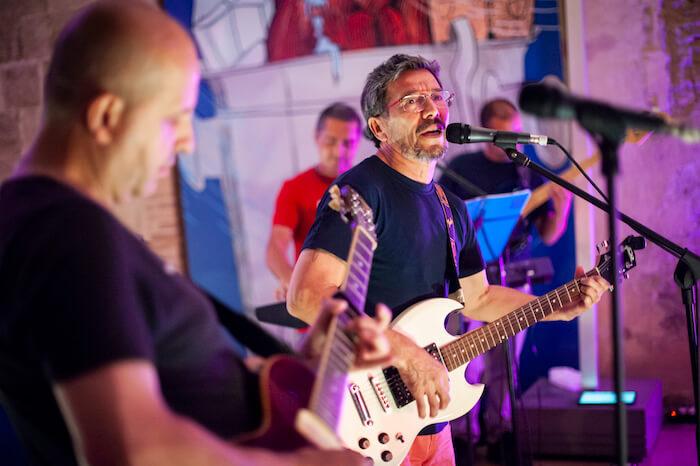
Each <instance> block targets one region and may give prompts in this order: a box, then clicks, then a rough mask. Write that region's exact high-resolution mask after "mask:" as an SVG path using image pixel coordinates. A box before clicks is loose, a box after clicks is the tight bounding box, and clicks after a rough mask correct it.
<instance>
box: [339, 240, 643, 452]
mask: <svg viewBox="0 0 700 466" xmlns="http://www.w3.org/2000/svg"><path fill="white" fill-rule="evenodd" d="M643 247H644V240H643V238H640V237H633V236H629V237H627V238H626V239H625V240H624V241H623V243H622V245H621V247H620V249H621V257H622V260H621V263H620V266H619V273H620V274H622V275H623V276H624V277H625V278H626V277H627V271H628V270H630V269H631V268H633V267H634V266H635V265H636V258H635V254H634V250H636V249H641V248H643ZM607 249H609V248H608V245H607V242H605V243H603V244H601V245H599V246H598V252H599V258H598V263H597V266H596V267H595V268H594V269H593V270H591V271H589V272H588V273H587V274H586V276H588V277H590V276H595V275H600V276H603V277H605V278H606V279H607V280H608V281H611V276H612V271H611V270H610V269H611V259H612V256H611V253H610V251H608V250H607ZM582 278H584V277H582ZM580 280H581V279H580V278H579V279H575V280H572V281H570V282H569V283H567V284H565V285H563V286H561V287H559V288H557V289H555V290H553V291H551V292H549V293H547V294H546V295H544V296H541V297H539V298H537V299H535V300H533V301H531V302H529V303H528V304H526V305H524V306H522V307H520V308H518V309H516V310H515V311H513V312H511V313H509V314H507V315H505V316H503V317H501V318H500V319H498V320H496V321H494V322H491V323H489V324H488V325H485V326H483V327H480V328H478V329H476V330H473V331H471V332H468V333H466V334H464V335H462V336H460V337H454V336H453V335H450V334H449V333H447V331H446V330H445V328H444V325H443V324H444V322H445V318H446V317H447V315H448V314H450V313H451V312H454V311H456V310H458V309H461V307H462V306H461V304H459V303H458V302H456V301H453V300H451V299H447V298H435V299H429V300H426V301H422V302H420V303H417V304H415V305H413V306H411V307H410V308H408V309H406V310H405V311H404V312H403V313H401V315H400V316H399V317H398V318H397V319H396V320H395V321H394V322H393V324H392V328H393V329H394V330H397V331H399V332H401V333H403V334H405V335H407V336H409V337H410V338H412V339H413V340H414V341H415V342H416V343H417V344H418V345H419V346H423V347H424V348H425V349H426V350H427V351H428V352H429V353H430V354H431V355H432V356H433V357H434V358H435V359H436V360H438V361H439V362H441V363H442V364H443V365H444V366H445V367H446V368H447V370H448V372H449V379H450V403H449V405H448V406H447V408H446V409H444V410H440V411H439V412H438V415H437V417H435V418H425V419H421V418H419V417H418V409H417V408H416V405H415V401H414V399H413V397H412V395H411V393H410V392H409V391H408V389H407V388H406V385H405V384H404V383H403V381H402V380H401V377H400V376H399V373H398V370H397V369H396V368H394V367H389V368H386V369H381V368H376V369H370V370H356V371H352V372H350V376H349V378H348V380H347V388H346V394H345V399H344V401H343V406H342V409H341V414H340V422H339V423H338V425H337V427H336V433H337V434H338V436H339V437H340V439H341V440H342V442H343V444H344V445H345V446H346V447H347V448H350V449H352V450H355V451H357V452H359V453H361V454H362V455H363V456H366V457H371V458H372V459H373V460H374V464H376V465H396V464H399V463H401V461H402V460H403V459H404V457H405V456H406V455H407V454H408V450H409V449H410V447H411V444H412V443H413V440H414V439H415V437H416V435H417V434H418V432H420V430H421V429H423V428H424V427H425V426H427V425H430V424H435V423H438V422H444V421H450V420H452V419H455V418H457V417H459V416H462V415H463V414H465V413H466V412H468V411H469V410H470V409H471V408H472V407H473V406H474V405H475V404H476V402H477V401H478V400H479V397H480V396H481V393H482V392H483V390H484V386H483V385H482V384H475V385H472V384H469V383H467V382H466V380H465V371H466V368H467V364H468V363H469V361H471V360H472V359H474V358H476V357H477V356H479V355H481V354H483V353H485V352H487V351H488V350H490V349H492V348H494V347H495V346H497V345H499V344H500V343H503V342H504V341H506V340H507V339H508V338H510V337H512V336H513V335H515V334H516V333H518V332H520V331H522V330H525V329H526V328H528V327H530V326H531V325H533V324H535V323H536V322H539V321H541V320H542V319H544V318H545V317H547V316H548V315H550V314H552V313H554V312H556V311H558V310H559V309H562V308H563V307H565V306H567V305H568V304H570V303H573V302H577V301H580V300H581V299H582V298H581V293H580V290H579V283H580Z"/></svg>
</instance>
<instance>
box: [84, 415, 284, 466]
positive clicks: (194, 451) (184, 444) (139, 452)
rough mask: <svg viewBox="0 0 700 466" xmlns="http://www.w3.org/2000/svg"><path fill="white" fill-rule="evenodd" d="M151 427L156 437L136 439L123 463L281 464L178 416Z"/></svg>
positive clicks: (149, 465)
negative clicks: (139, 440)
mask: <svg viewBox="0 0 700 466" xmlns="http://www.w3.org/2000/svg"><path fill="white" fill-rule="evenodd" d="M165 426H167V427H165ZM155 431H156V432H157V433H158V434H157V438H154V439H152V441H147V442H139V443H140V444H139V445H137V446H136V447H135V448H134V449H133V450H132V451H131V452H130V454H129V455H128V456H129V457H128V462H127V464H133V465H136V466H160V465H163V464H167V465H171V466H179V465H183V466H185V465H190V464H206V465H211V466H219V465H221V466H224V465H227V466H230V465H244V464H245V465H261V466H262V465H268V464H282V461H281V460H282V458H274V455H273V454H271V453H270V452H267V451H264V450H260V449H256V448H248V447H243V446H240V445H236V444H235V443H233V442H226V441H223V440H221V439H219V438H217V437H215V436H214V435H212V434H211V433H209V432H208V431H206V430H204V429H203V428H202V427H200V426H199V425H197V424H195V423H194V422H192V421H190V420H188V419H186V418H182V417H180V416H175V415H173V416H171V418H170V419H169V421H168V423H167V424H161V426H160V427H159V428H158V429H155ZM91 464H92V463H91Z"/></svg>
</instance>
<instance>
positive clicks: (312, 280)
mask: <svg viewBox="0 0 700 466" xmlns="http://www.w3.org/2000/svg"><path fill="white" fill-rule="evenodd" d="M346 269H347V266H346V264H345V262H344V261H342V260H340V259H338V258H337V257H336V256H334V255H332V254H330V253H328V252H326V251H322V250H317V249H305V250H304V251H302V252H301V255H300V256H299V259H298V260H297V263H296V265H295V266H294V271H293V272H292V279H291V280H290V282H289V291H288V293H287V310H288V311H289V313H290V314H292V315H293V316H294V317H297V318H298V319H301V320H303V321H304V322H307V323H309V324H312V323H313V322H314V321H315V320H316V317H317V316H318V315H319V313H320V312H321V303H322V301H323V299H324V298H329V297H331V296H333V295H334V294H335V293H336V292H337V291H338V288H339V287H340V285H341V284H342V283H343V279H344V278H345V274H346Z"/></svg>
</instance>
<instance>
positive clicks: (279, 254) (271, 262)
mask: <svg viewBox="0 0 700 466" xmlns="http://www.w3.org/2000/svg"><path fill="white" fill-rule="evenodd" d="M267 267H268V268H269V269H270V271H271V272H272V273H273V274H274V276H275V277H277V279H278V280H279V281H280V282H281V283H283V284H285V285H287V284H289V281H290V280H291V278H292V271H293V270H294V267H293V266H292V264H291V263H290V261H289V258H288V257H287V254H286V253H285V252H284V251H281V250H280V248H279V247H278V246H277V245H274V244H270V245H268V247H267Z"/></svg>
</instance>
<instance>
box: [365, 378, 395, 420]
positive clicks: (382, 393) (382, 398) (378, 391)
mask: <svg viewBox="0 0 700 466" xmlns="http://www.w3.org/2000/svg"><path fill="white" fill-rule="evenodd" d="M369 383H370V384H372V389H373V390H374V394H375V395H377V399H379V404H380V405H381V406H382V409H383V410H384V412H385V413H390V412H391V402H390V401H389V396H388V395H387V392H386V390H385V389H384V388H383V387H382V384H381V382H380V381H379V380H378V379H377V377H375V376H373V375H370V376H369Z"/></svg>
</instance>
